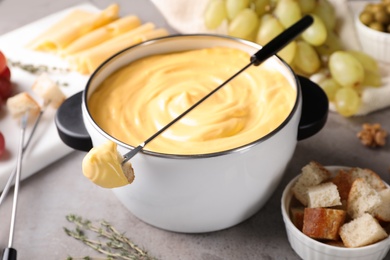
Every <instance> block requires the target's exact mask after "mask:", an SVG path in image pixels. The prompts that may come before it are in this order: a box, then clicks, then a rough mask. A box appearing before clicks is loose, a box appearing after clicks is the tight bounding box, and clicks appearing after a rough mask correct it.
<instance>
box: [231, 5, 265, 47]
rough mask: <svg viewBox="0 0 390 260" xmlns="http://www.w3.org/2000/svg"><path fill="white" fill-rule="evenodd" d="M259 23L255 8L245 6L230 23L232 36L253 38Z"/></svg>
mask: <svg viewBox="0 0 390 260" xmlns="http://www.w3.org/2000/svg"><path fill="white" fill-rule="evenodd" d="M258 25H259V19H258V18H257V15H256V13H255V11H254V10H252V9H249V8H245V9H243V10H241V12H239V13H238V14H237V15H236V17H234V19H233V20H232V21H231V22H230V23H229V27H228V34H229V35H230V36H234V37H238V38H243V39H247V40H253V34H254V32H255V31H256V29H257V27H258Z"/></svg>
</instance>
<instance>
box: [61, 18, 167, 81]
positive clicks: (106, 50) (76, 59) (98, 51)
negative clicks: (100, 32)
mask: <svg viewBox="0 0 390 260" xmlns="http://www.w3.org/2000/svg"><path fill="white" fill-rule="evenodd" d="M154 27H155V25H154V24H153V23H145V24H143V25H141V26H139V27H137V28H135V29H133V30H131V31H129V32H127V33H124V34H121V35H119V36H118V37H115V38H113V39H111V40H108V41H105V42H103V43H101V44H99V45H97V46H95V47H92V48H89V49H87V50H85V51H81V52H78V53H76V54H75V55H73V56H70V57H69V58H68V62H69V64H70V66H71V68H72V69H74V70H77V71H78V72H80V73H82V74H89V73H92V72H93V71H94V70H95V69H96V68H97V67H99V66H100V65H101V64H102V63H103V62H104V61H105V60H107V59H108V58H109V57H111V56H112V55H114V54H116V53H117V52H119V51H121V50H123V49H125V48H128V47H130V46H133V45H135V44H138V43H141V42H143V41H146V40H149V39H154V38H158V37H162V36H166V35H168V32H167V30H165V29H156V30H154Z"/></svg>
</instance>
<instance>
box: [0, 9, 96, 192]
mask: <svg viewBox="0 0 390 260" xmlns="http://www.w3.org/2000/svg"><path fill="white" fill-rule="evenodd" d="M74 9H83V10H88V11H93V12H97V11H99V9H98V8H97V7H95V6H94V5H91V4H88V3H84V4H80V5H77V6H73V7H71V8H68V9H65V10H62V11H60V12H58V13H54V14H52V15H49V16H47V17H45V18H42V19H40V20H38V21H36V22H33V23H30V24H28V25H26V26H23V27H21V28H19V29H17V30H14V31H11V32H9V33H6V34H4V35H1V36H0V50H1V51H2V52H3V53H4V54H5V56H6V57H7V58H8V59H10V60H12V61H20V62H22V63H26V64H36V65H47V66H49V67H53V66H56V67H60V68H66V67H67V64H66V63H65V61H64V60H61V59H60V58H59V57H57V56H55V55H54V54H47V53H42V52H36V51H31V50H28V49H27V48H25V45H26V44H27V43H28V42H29V41H31V40H32V39H34V38H35V37H36V36H38V35H39V34H40V33H41V32H43V31H44V30H46V29H47V28H48V27H50V26H51V25H52V24H53V23H55V22H57V21H58V20H60V19H61V18H62V17H64V16H65V15H67V14H68V13H69V12H71V11H72V10H74ZM10 68H11V73H12V75H11V80H12V82H13V84H14V85H15V93H19V92H22V91H27V92H29V93H30V94H32V95H33V96H34V93H33V92H32V91H31V86H32V84H33V83H34V81H35V79H36V78H37V75H33V74H31V73H29V72H26V71H24V70H22V69H19V68H16V67H10ZM49 75H50V77H51V78H52V79H54V80H56V81H58V82H60V83H67V84H68V86H61V89H62V90H63V92H64V93H65V95H66V96H67V97H69V96H71V95H73V94H74V93H76V92H78V91H81V90H83V89H84V87H85V85H86V83H87V81H88V78H89V76H88V75H81V74H79V73H77V72H70V73H69V72H68V73H62V74H61V73H50V74H49ZM34 97H36V96H34ZM38 100H39V99H38ZM55 112H56V110H55V109H53V108H51V107H49V108H47V109H46V111H45V112H44V114H43V116H42V118H41V121H40V123H39V125H38V127H37V130H36V132H35V134H34V136H33V139H32V140H31V143H30V145H29V147H28V149H27V150H26V152H25V155H24V158H23V165H22V173H21V179H25V178H27V177H29V176H31V175H32V174H34V173H36V172H37V171H39V170H41V169H42V168H44V167H46V166H47V165H49V164H51V163H53V162H54V161H56V160H58V159H60V158H62V157H64V156H65V155H67V154H69V153H70V152H71V151H72V149H71V148H69V147H68V146H66V145H65V144H64V143H63V142H62V141H61V139H60V138H59V136H58V133H57V129H56V126H55V123H54V117H55ZM31 129H32V124H29V126H28V128H27V130H26V137H25V139H27V138H28V136H29V133H30V131H31ZM0 131H1V132H2V133H3V135H4V137H5V140H6V150H7V152H6V155H4V156H2V157H1V158H0V191H2V190H3V189H4V186H5V184H6V183H7V180H8V177H9V175H10V173H11V172H12V171H13V170H14V169H15V166H16V159H17V154H18V145H19V142H20V126H19V123H18V122H17V121H16V120H15V119H14V118H12V117H11V116H10V115H9V113H8V111H7V109H6V106H5V105H3V107H2V108H1V109H0ZM80 170H81V166H80Z"/></svg>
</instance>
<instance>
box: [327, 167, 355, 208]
mask: <svg viewBox="0 0 390 260" xmlns="http://www.w3.org/2000/svg"><path fill="white" fill-rule="evenodd" d="M331 182H333V183H334V184H335V185H336V186H337V190H338V191H339V195H340V200H341V201H347V199H348V195H349V191H350V190H351V186H352V183H353V178H352V175H351V174H350V173H349V171H347V170H339V171H338V172H337V174H336V175H335V176H334V177H333V178H332V179H331Z"/></svg>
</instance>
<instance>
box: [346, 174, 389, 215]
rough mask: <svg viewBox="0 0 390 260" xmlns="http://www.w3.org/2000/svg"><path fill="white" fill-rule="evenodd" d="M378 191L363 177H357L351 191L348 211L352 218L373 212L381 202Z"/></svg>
mask: <svg viewBox="0 0 390 260" xmlns="http://www.w3.org/2000/svg"><path fill="white" fill-rule="evenodd" d="M381 202H382V200H381V197H380V196H379V194H378V192H377V191H376V190H375V189H374V188H372V187H371V185H370V184H369V183H367V181H366V180H365V179H363V178H357V179H356V180H355V181H354V182H353V183H352V187H351V190H350V192H349V196H348V201H347V212H348V214H349V216H350V217H351V218H357V217H360V216H361V215H363V214H364V213H371V212H373V210H374V209H375V208H376V207H378V206H379V205H380V204H381Z"/></svg>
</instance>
